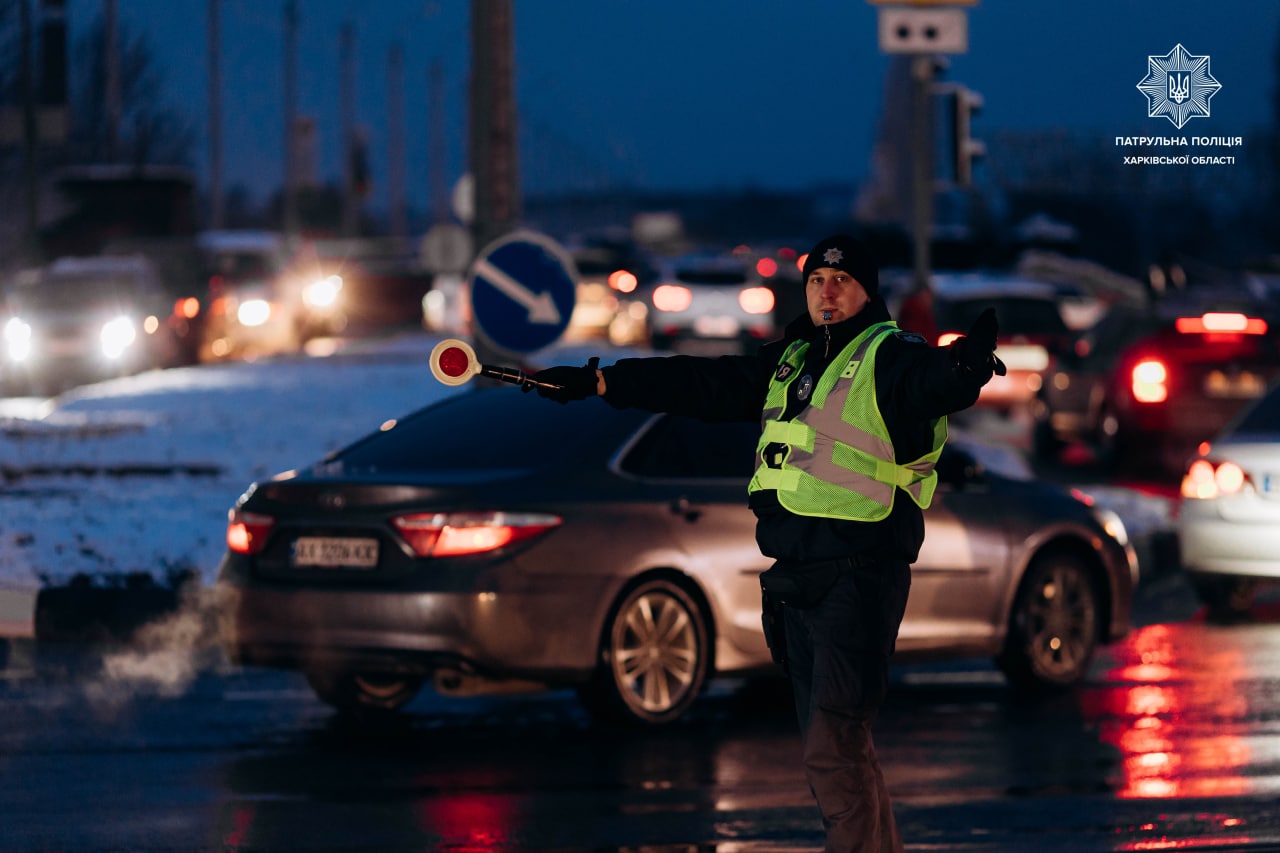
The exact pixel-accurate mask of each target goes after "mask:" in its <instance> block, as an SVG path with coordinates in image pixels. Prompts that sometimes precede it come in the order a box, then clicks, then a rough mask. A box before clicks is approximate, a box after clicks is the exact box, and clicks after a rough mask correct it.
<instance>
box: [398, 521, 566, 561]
mask: <svg viewBox="0 0 1280 853" xmlns="http://www.w3.org/2000/svg"><path fill="white" fill-rule="evenodd" d="M561 522H562V520H561V519H560V518H559V517H558V516H555V515H549V514H544V513H525V512H452V513H442V512H436V513H413V514H410V515H399V516H396V517H395V518H393V519H391V524H392V525H393V526H394V527H395V528H396V530H398V531H400V535H401V536H403V537H404V540H405V542H406V543H408V545H409V547H410V548H412V549H413V553H414V554H416V555H417V556H419V557H459V556H464V555H467V554H483V553H485V552H486V551H496V550H497V549H499V548H502V547H503V546H506V545H510V544H512V543H513V542H520V541H522V540H525V539H530V538H532V537H534V536H538V535H540V534H542V533H546V532H547V531H548V530H551V529H553V528H555V527H558V526H560V524H561Z"/></svg>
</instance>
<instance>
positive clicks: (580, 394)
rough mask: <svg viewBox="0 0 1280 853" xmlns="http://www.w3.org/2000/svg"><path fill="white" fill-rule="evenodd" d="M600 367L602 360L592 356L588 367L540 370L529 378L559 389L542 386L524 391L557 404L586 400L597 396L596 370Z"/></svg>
mask: <svg viewBox="0 0 1280 853" xmlns="http://www.w3.org/2000/svg"><path fill="white" fill-rule="evenodd" d="M599 366H600V359H599V358H596V357H595V356H592V358H591V360H590V361H588V362H587V364H586V367H569V366H568V365H562V366H559V367H548V368H547V369H546V370H539V371H538V372H537V373H535V374H533V375H532V376H530V377H529V378H530V379H532V380H533V381H534V382H545V383H547V384H549V385H557V386H559V387H557V388H544V387H542V386H541V385H526V386H524V391H525V393H528V392H529V391H530V390H536V391H537V392H538V396H539V397H546V398H547V399H548V400H555V401H556V402H557V403H568V402H569V401H570V400H585V399H587V398H588V397H594V396H595V395H596V383H597V382H598V377H597V376H596V368H597V367H599Z"/></svg>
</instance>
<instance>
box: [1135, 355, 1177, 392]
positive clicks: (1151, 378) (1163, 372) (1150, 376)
mask: <svg viewBox="0 0 1280 853" xmlns="http://www.w3.org/2000/svg"><path fill="white" fill-rule="evenodd" d="M1168 381H1169V370H1168V368H1166V367H1165V366H1164V362H1162V361H1159V360H1157V359H1154V358H1146V359H1143V360H1142V361H1140V362H1138V363H1137V364H1135V365H1134V366H1133V371H1132V372H1131V373H1130V388H1131V390H1132V391H1133V399H1135V400H1137V401H1138V402H1139V403H1163V402H1164V401H1165V400H1167V399H1169V386H1168V384H1167V383H1168Z"/></svg>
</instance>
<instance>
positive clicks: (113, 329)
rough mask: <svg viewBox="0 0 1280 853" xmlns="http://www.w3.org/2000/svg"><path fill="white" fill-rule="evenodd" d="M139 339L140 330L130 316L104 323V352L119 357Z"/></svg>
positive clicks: (112, 356) (111, 356) (110, 356)
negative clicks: (135, 326)
mask: <svg viewBox="0 0 1280 853" xmlns="http://www.w3.org/2000/svg"><path fill="white" fill-rule="evenodd" d="M137 339H138V330H137V329H136V328H134V325H133V321H132V320H130V319H129V318H128V317H124V316H121V317H116V318H114V319H111V320H108V321H107V322H106V323H103V324H102V354H103V355H105V356H106V357H107V358H119V357H120V354H121V353H123V352H124V351H125V350H127V349H128V348H129V347H130V345H132V344H133V342H134V341H135V340H137Z"/></svg>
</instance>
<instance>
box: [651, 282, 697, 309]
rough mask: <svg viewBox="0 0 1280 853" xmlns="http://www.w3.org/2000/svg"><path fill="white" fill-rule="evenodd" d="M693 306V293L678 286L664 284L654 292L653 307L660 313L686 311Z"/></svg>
mask: <svg viewBox="0 0 1280 853" xmlns="http://www.w3.org/2000/svg"><path fill="white" fill-rule="evenodd" d="M692 304H693V291H691V290H689V288H687V287H681V286H680V285H678V284H662V285H659V286H658V288H657V289H656V290H654V291H653V307H654V308H657V309H658V310H659V311H684V310H685V309H686V308H688V307H689V306H690V305H692Z"/></svg>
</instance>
